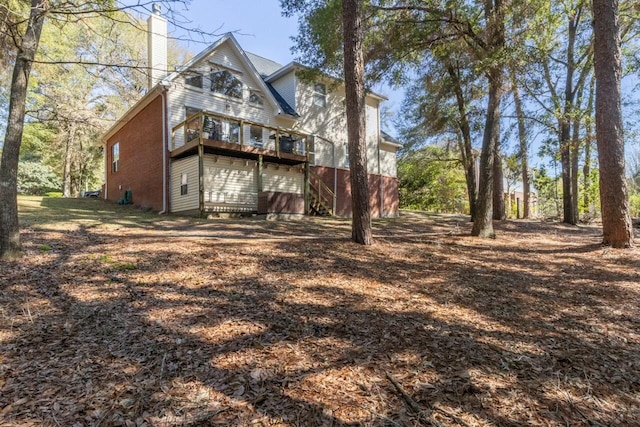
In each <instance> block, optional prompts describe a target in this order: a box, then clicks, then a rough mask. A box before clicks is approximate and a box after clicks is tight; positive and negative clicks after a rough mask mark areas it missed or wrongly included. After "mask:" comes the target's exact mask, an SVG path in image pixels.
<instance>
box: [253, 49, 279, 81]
mask: <svg viewBox="0 0 640 427" xmlns="http://www.w3.org/2000/svg"><path fill="white" fill-rule="evenodd" d="M245 53H246V54H247V58H249V61H251V63H252V64H253V66H254V67H256V70H258V72H259V73H260V75H261V76H262V77H263V78H266V77H267V76H270V75H271V74H273V73H275V72H276V71H278V70H279V69H280V68H282V64H279V63H277V62H276V61H272V60H270V59H267V58H265V57H262V56H260V55H256V54H255V53H251V52H245Z"/></svg>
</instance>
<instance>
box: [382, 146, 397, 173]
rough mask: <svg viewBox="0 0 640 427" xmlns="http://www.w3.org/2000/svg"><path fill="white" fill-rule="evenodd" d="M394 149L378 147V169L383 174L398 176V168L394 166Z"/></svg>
mask: <svg viewBox="0 0 640 427" xmlns="http://www.w3.org/2000/svg"><path fill="white" fill-rule="evenodd" d="M396 164H397V161H396V149H395V148H386V149H385V146H382V147H380V169H381V171H382V175H384V176H392V177H396V176H398V170H397V167H396Z"/></svg>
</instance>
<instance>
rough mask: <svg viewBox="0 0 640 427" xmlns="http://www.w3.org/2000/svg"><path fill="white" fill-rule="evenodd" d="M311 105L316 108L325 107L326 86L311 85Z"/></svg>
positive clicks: (319, 84) (322, 84)
mask: <svg viewBox="0 0 640 427" xmlns="http://www.w3.org/2000/svg"><path fill="white" fill-rule="evenodd" d="M313 105H315V106H318V107H326V106H327V86H326V85H325V84H324V83H315V84H314V85H313Z"/></svg>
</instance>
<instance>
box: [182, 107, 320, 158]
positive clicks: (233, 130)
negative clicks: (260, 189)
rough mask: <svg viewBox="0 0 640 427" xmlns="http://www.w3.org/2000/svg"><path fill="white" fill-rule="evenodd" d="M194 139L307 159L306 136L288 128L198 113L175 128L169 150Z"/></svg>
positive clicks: (203, 112)
mask: <svg viewBox="0 0 640 427" xmlns="http://www.w3.org/2000/svg"><path fill="white" fill-rule="evenodd" d="M194 140H198V142H199V143H200V144H202V142H203V141H204V140H214V141H222V142H226V143H230V144H237V145H239V146H241V147H242V146H247V147H254V148H262V149H266V150H270V151H274V152H275V153H276V155H278V156H279V155H280V153H290V154H297V155H301V156H306V155H307V153H308V148H307V143H308V136H307V135H305V134H302V133H298V132H295V131H293V130H290V129H283V128H277V127H273V126H268V125H264V124H261V123H255V122H252V121H250V120H242V119H238V118H236V117H230V116H225V115H222V114H216V113H210V112H205V111H199V112H197V113H195V114H193V115H191V116H189V117H187V118H186V120H184V121H182V122H181V123H179V124H178V125H176V126H174V127H173V129H172V135H171V151H173V150H176V149H178V148H180V147H183V146H184V145H185V144H189V143H191V142H192V141H194Z"/></svg>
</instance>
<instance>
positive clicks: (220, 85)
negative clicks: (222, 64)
mask: <svg viewBox="0 0 640 427" xmlns="http://www.w3.org/2000/svg"><path fill="white" fill-rule="evenodd" d="M210 80H211V91H212V92H216V93H221V94H223V95H227V96H230V97H232V98H238V99H242V82H241V81H240V80H239V79H238V78H237V77H236V76H234V75H233V74H231V73H230V72H228V71H227V70H222V71H212V72H211V75H210Z"/></svg>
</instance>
